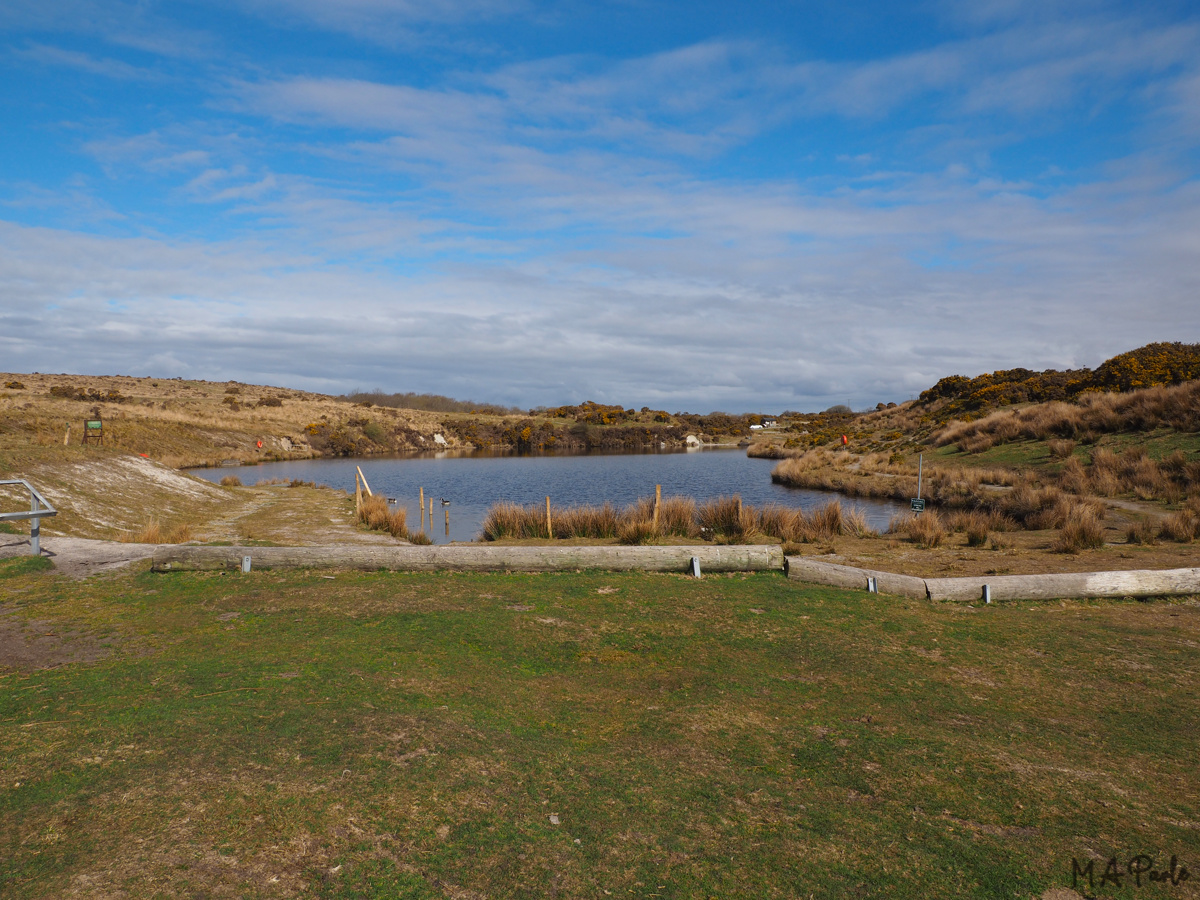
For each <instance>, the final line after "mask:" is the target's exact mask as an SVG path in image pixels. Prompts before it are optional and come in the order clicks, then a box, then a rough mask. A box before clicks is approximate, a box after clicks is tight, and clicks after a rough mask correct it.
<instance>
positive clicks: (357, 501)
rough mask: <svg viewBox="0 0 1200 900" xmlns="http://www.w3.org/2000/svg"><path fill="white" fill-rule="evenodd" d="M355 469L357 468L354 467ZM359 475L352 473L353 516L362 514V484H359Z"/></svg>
mask: <svg viewBox="0 0 1200 900" xmlns="http://www.w3.org/2000/svg"><path fill="white" fill-rule="evenodd" d="M355 468H357V467H355ZM358 479H359V473H358V472H355V473H354V514H355V515H358V513H360V512H362V484H361V483H360V482H359V480H358Z"/></svg>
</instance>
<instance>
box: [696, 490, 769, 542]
mask: <svg viewBox="0 0 1200 900" xmlns="http://www.w3.org/2000/svg"><path fill="white" fill-rule="evenodd" d="M757 519H758V516H756V515H755V513H754V510H752V509H751V508H750V507H744V506H743V505H742V498H741V497H738V496H737V495H734V496H732V497H714V498H713V499H711V500H706V501H704V502H703V503H701V504H700V505H699V506H698V507H697V508H696V524H697V525H698V526H699V527H700V534H701V536H702V537H704V538H706V539H708V540H713V541H716V542H718V543H723V544H741V543H745V542H746V541H747V540H748V539H749V536H750V535H751V534H753V533H754V530H755V526H756V524H757Z"/></svg>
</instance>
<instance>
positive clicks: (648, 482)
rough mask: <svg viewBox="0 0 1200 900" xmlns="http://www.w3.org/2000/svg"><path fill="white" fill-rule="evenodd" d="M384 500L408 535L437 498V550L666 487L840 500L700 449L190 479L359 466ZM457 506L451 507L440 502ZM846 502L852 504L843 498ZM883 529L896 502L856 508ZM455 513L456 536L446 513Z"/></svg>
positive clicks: (319, 463) (414, 462) (400, 460)
mask: <svg viewBox="0 0 1200 900" xmlns="http://www.w3.org/2000/svg"><path fill="white" fill-rule="evenodd" d="M356 465H358V466H361V467H362V471H363V475H365V476H366V479H367V482H368V483H369V484H370V485H371V490H372V491H374V492H375V493H376V494H383V495H385V496H387V497H394V498H396V500H397V502H398V503H399V505H401V506H406V507H407V508H408V524H409V528H411V529H414V530H415V529H416V528H417V527H419V526H420V524H421V516H420V510H419V507H418V502H417V495H418V489H419V488H422V487H423V488H425V504H426V513H428V507H429V498H431V497H432V498H433V501H434V504H433V510H434V511H433V523H432V530H430V523H429V521H428V518H427V519H426V523H425V528H426V531H427V532H429V533H430V536H431V537H432V538H433V539H434V541H436V542H437V543H439V544H441V543H446V542H448V541H470V540H475V539H477V538H478V537H479V533H480V530H481V527H482V522H483V517H484V515H485V514H486V513H487V510H488V508H489V507H490V506H491V505H492V504H493V503H496V502H498V501H501V500H510V501H512V502H514V503H522V504H530V503H545V502H546V497H547V495H549V497H550V501H551V503H553V504H554V505H555V506H576V505H579V504H584V503H592V504H600V503H604V502H606V501H608V502H611V503H613V504H614V505H616V506H618V507H620V506H625V505H627V504H629V503H633V502H634V501H636V500H637V499H638V498H639V497H653V496H654V486H655V485H656V484H661V485H662V490H663V496H669V495H672V494H685V495H687V496H690V497H694V498H696V500H706V499H709V498H711V497H719V496H728V495H730V494H740V495H741V497H742V501H743V502H745V503H748V504H750V505H752V506H763V505H765V504H768V503H778V504H780V505H783V506H789V507H793V508H795V507H800V508H801V509H804V510H812V509H816V508H819V507H821V506H824V505H825V504H826V503H828V502H829V501H830V500H833V499H837V496H836V495H834V494H829V493H826V492H823V491H808V490H800V489H797V488H786V487H783V486H781V485H777V484H773V483H772V482H771V469H772V468H773V467H774V465H775V461H774V460H767V459H750V458H749V457H747V456H746V454H745V451H742V450H698V451H691V452H686V453H684V452H680V453H619V454H585V455H576V456H567V455H564V456H514V455H498V454H487V453H469V454H463V453H440V454H420V455H408V456H391V457H372V458H370V459H311V460H297V461H294V462H274V463H263V464H262V465H258V466H238V467H233V468H220V469H194V470H192V474H194V475H198V476H199V477H201V478H207V479H209V480H210V481H220V480H221V478H223V477H224V476H226V475H236V476H238V477H239V478H240V479H242V482H243V483H245V484H253V483H255V482H257V481H261V480H265V479H269V478H285V479H293V478H295V479H300V480H302V481H315V482H316V483H317V484H327V485H329V486H330V487H335V488H340V489H342V490H346V491H350V492H353V491H354V467H355V466H356ZM442 498H445V499H447V500H449V501H450V506H449V507H443V506H442V504H441V502H440V500H441V499H442ZM843 503H844V504H847V501H846V500H845V499H844V498H843ZM847 505H854V506H857V507H858V508H860V509H862V510H863V511H864V513H865V514H866V517H867V520H868V521H869V522H870V523H871V525H872V526H873V527H875V528H879V529H882V528H884V527H886V526H887V523H888V520H889V519H890V518H891V517H892V515H893V514H894V513H896V512H899V511H902V507H901V506H900V505H899V504H896V503H890V502H879V501H853V502H852V503H849V504H847ZM447 509H448V510H449V513H450V528H449V532H450V533H449V535H447V534H446V520H445V512H446V510H447Z"/></svg>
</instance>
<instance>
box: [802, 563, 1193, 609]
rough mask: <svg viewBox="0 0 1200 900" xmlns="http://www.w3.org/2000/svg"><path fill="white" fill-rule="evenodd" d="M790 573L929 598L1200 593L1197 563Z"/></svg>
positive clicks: (827, 566)
mask: <svg viewBox="0 0 1200 900" xmlns="http://www.w3.org/2000/svg"><path fill="white" fill-rule="evenodd" d="M786 564H787V573H788V577H789V578H795V579H798V580H800V581H808V582H812V583H814V584H827V585H831V586H833V587H842V588H850V589H852V590H859V591H865V590H866V589H867V579H868V578H874V579H875V580H876V587H877V590H878V591H879V593H881V594H896V595H897V596H901V597H915V598H928V599H930V600H956V601H970V602H974V601H980V600H982V599H983V587H984V585H987V586H988V588H989V590H990V593H991V599H992V600H1058V599H1064V600H1065V599H1069V598H1084V597H1171V596H1185V595H1189V594H1200V568H1195V569H1136V570H1129V571H1123V572H1072V573H1065V574H1049V575H975V576H972V577H969V578H917V577H914V576H912V575H896V574H894V573H892V572H880V571H876V570H874V569H856V568H854V567H852V566H839V565H836V564H834V563H827V562H820V561H819V560H815V559H806V558H804V557H802V556H789V557H787V561H786Z"/></svg>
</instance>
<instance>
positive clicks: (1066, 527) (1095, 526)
mask: <svg viewBox="0 0 1200 900" xmlns="http://www.w3.org/2000/svg"><path fill="white" fill-rule="evenodd" d="M1103 546H1104V525H1103V524H1102V523H1101V521H1100V517H1099V516H1098V515H1097V514H1096V508H1095V507H1094V506H1091V505H1089V504H1079V505H1078V506H1074V507H1071V509H1070V511H1069V512H1068V513H1067V515H1066V518H1065V519H1064V521H1063V524H1062V527H1061V528H1060V529H1059V532H1058V536H1057V537H1055V539H1054V542H1053V543H1052V544H1051V545H1050V549H1051V550H1053V551H1055V552H1056V553H1078V552H1079V551H1080V550H1096V549H1099V548H1100V547H1103Z"/></svg>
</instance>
